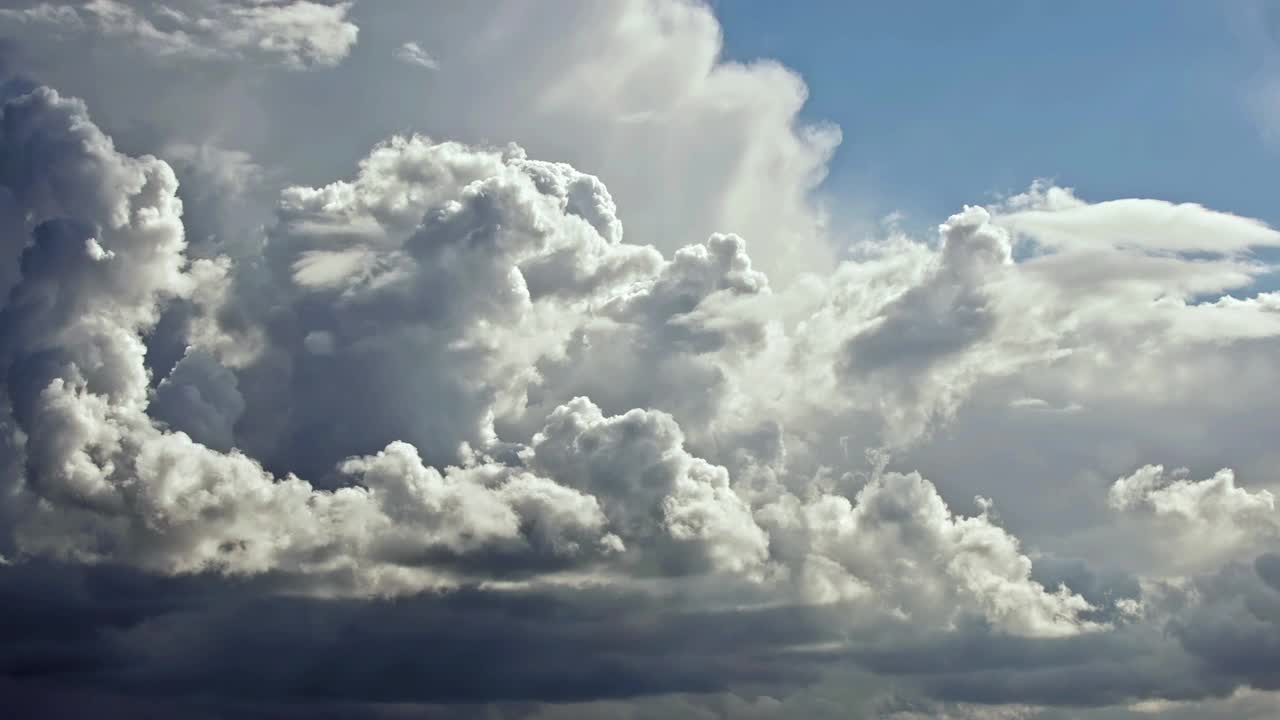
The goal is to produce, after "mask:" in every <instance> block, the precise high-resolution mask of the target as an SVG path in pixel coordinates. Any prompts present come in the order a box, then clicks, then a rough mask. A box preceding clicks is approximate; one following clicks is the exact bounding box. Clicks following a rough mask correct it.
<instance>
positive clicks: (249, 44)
mask: <svg viewBox="0 0 1280 720" xmlns="http://www.w3.org/2000/svg"><path fill="white" fill-rule="evenodd" d="M350 8H351V4H350V3H336V4H335V3H327V2H311V1H310V0H296V1H290V2H283V3H261V2H254V1H252V0H246V1H241V0H218V1H217V2H214V3H210V4H208V5H202V4H191V3H178V4H172V3H166V4H158V3H139V4H131V3H127V2H123V1H122V0H91V1H90V2H87V3H84V4H67V5H63V4H54V3H40V4H38V5H33V6H31V7H27V8H21V9H9V10H5V11H3V14H0V20H9V21H11V22H17V23H21V24H24V25H50V26H52V27H53V28H55V29H58V30H65V29H69V30H77V31H92V32H98V33H104V34H106V35H109V36H118V37H120V38H122V39H125V40H127V41H128V42H131V43H133V44H135V46H136V47H138V48H140V49H142V50H143V51H144V52H147V53H150V54H153V55H157V56H161V57H165V56H183V57H193V58H205V59H212V58H227V57H239V56H242V55H245V54H257V55H261V56H263V57H266V58H270V59H273V60H275V61H278V62H280V63H282V64H283V65H285V66H286V67H289V68H292V69H303V68H307V67H312V66H321V67H323V66H332V65H336V64H337V63H339V62H341V61H342V59H343V58H345V57H346V56H347V54H348V53H349V52H350V51H351V47H352V46H354V45H355V42H356V35H357V33H358V28H357V27H356V26H355V25H354V24H352V23H350V22H348V21H347V19H346V15H347V13H348V11H349V10H350Z"/></svg>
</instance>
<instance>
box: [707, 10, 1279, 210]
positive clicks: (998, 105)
mask: <svg viewBox="0 0 1280 720" xmlns="http://www.w3.org/2000/svg"><path fill="white" fill-rule="evenodd" d="M715 7H716V10H717V13H718V17H719V18H720V21H721V23H722V25H723V27H724V32H725V53H726V55H727V56H728V57H730V58H734V59H737V60H751V59H755V58H762V57H772V58H777V59H779V60H781V61H782V62H784V63H786V64H787V65H788V66H789V67H792V68H793V69H795V70H796V71H797V72H799V73H800V74H801V75H802V76H803V77H804V78H805V81H806V82H807V83H808V85H809V88H810V92H811V95H810V101H809V103H808V104H807V105H806V107H805V111H804V113H803V115H804V116H805V117H810V118H823V119H827V120H830V121H832V122H836V123H838V124H839V125H840V126H841V128H842V129H843V130H844V133H845V141H844V142H843V143H842V144H841V148H840V150H839V151H838V152H837V153H836V156H835V157H834V158H833V159H832V162H831V174H830V179H829V180H828V183H827V187H826V189H827V191H828V192H831V193H833V194H834V195H836V196H837V197H839V196H843V195H845V194H850V195H857V196H859V197H863V198H870V200H865V201H864V202H867V203H868V204H870V205H871V206H872V207H873V208H874V209H876V210H881V209H884V210H885V212H891V211H893V210H900V211H902V212H906V213H909V214H911V215H913V216H916V215H925V216H928V217H930V218H934V217H944V216H945V215H946V214H948V212H949V209H950V208H952V207H954V206H955V205H956V204H957V203H964V202H974V201H976V200H978V199H977V198H974V197H972V193H973V188H975V187H982V188H984V190H985V191H986V192H990V193H992V194H998V193H1004V194H1013V193H1017V192H1020V191H1021V190H1022V189H1024V188H1025V187H1026V186H1027V185H1028V184H1029V183H1030V182H1031V181H1032V180H1035V179H1037V178H1050V179H1052V180H1054V181H1055V182H1057V183H1060V184H1063V185H1066V186H1069V187H1073V188H1076V189H1077V190H1078V191H1079V192H1080V193H1081V195H1082V196H1083V197H1085V198H1090V199H1092V198H1107V197H1117V196H1122V195H1133V194H1141V193H1146V194H1150V195H1158V196H1159V197H1162V198H1165V199H1168V200H1173V201H1179V202H1181V201H1191V202H1201V203H1206V204H1209V205H1211V206H1213V207H1215V208H1218V209H1221V210H1227V211H1231V212H1236V213H1241V214H1245V215H1249V216H1251V217H1257V218H1261V219H1264V220H1267V221H1268V222H1271V223H1272V224H1275V223H1276V222H1277V221H1280V215H1277V211H1276V207H1275V203H1274V194H1273V193H1272V192H1271V190H1270V188H1271V187H1272V186H1274V185H1275V183H1276V182H1277V170H1276V168H1277V163H1276V157H1277V156H1276V153H1277V152H1280V147H1278V146H1277V144H1276V142H1275V139H1274V138H1270V139H1268V137H1267V134H1266V133H1264V132H1260V129H1259V126H1258V123H1259V122H1260V120H1259V118H1257V117H1256V112H1255V109H1254V108H1253V107H1252V101H1251V100H1250V97H1251V95H1252V93H1253V92H1254V90H1253V86H1254V85H1255V84H1256V83H1258V82H1260V79H1259V75H1260V74H1262V73H1265V72H1266V68H1267V63H1268V62H1269V59H1268V58H1269V53H1274V50H1267V48H1266V45H1265V41H1264V40H1263V38H1265V36H1266V34H1267V33H1270V34H1271V35H1272V36H1273V37H1274V34H1275V33H1276V32H1277V31H1276V30H1275V27H1276V23H1277V22H1278V21H1277V20H1276V19H1275V9H1274V5H1273V4H1272V5H1270V6H1268V5H1266V4H1254V5H1250V4H1249V3H1243V2H1236V3H1222V4H1215V3H1203V2H1158V1H1157V2H1144V1H1139V2H1127V3H1106V2H1075V3H1053V2H1026V3H1004V2H976V3H946V4H939V3H929V2H902V3H841V2H814V3H808V4H807V5H806V6H805V8H804V10H803V11H802V12H801V11H797V10H796V9H795V8H791V7H789V6H787V5H785V4H779V3H770V2H757V1H755V0H721V1H720V2H718V3H716V5H715Z"/></svg>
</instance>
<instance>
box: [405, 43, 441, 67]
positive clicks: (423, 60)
mask: <svg viewBox="0 0 1280 720" xmlns="http://www.w3.org/2000/svg"><path fill="white" fill-rule="evenodd" d="M396 59H397V60H399V61H400V62H402V63H405V64H406V65H417V66H418V67H421V68H426V69H428V70H439V69H440V63H439V62H437V61H436V59H435V58H433V57H431V53H428V52H427V51H426V50H423V49H422V46H421V45H418V43H416V42H407V43H404V44H403V45H401V46H400V47H398V48H396Z"/></svg>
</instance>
